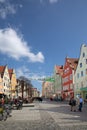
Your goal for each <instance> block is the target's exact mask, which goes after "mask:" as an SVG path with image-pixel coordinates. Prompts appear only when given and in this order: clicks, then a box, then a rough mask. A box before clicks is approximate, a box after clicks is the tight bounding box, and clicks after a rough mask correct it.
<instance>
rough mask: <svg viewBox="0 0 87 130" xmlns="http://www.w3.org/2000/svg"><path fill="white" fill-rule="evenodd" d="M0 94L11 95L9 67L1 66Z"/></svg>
mask: <svg viewBox="0 0 87 130" xmlns="http://www.w3.org/2000/svg"><path fill="white" fill-rule="evenodd" d="M0 94H3V95H7V96H8V97H9V95H10V77H9V72H8V67H7V65H6V66H0Z"/></svg>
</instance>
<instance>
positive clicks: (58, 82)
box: [53, 65, 63, 99]
mask: <svg viewBox="0 0 87 130" xmlns="http://www.w3.org/2000/svg"><path fill="white" fill-rule="evenodd" d="M62 74H63V66H62V65H61V66H58V65H55V67H54V74H53V77H54V92H55V95H56V98H57V99H60V98H61V97H62Z"/></svg>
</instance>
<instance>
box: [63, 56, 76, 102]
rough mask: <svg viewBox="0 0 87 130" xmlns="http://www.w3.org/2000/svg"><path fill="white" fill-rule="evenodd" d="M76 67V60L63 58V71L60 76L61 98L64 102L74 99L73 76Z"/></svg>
mask: <svg viewBox="0 0 87 130" xmlns="http://www.w3.org/2000/svg"><path fill="white" fill-rule="evenodd" d="M77 65H78V59H77V58H65V65H64V71H63V75H62V87H63V91H62V98H63V99H65V100H68V99H70V97H71V96H73V97H74V74H75V71H76V68H77Z"/></svg>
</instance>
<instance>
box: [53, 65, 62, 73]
mask: <svg viewBox="0 0 87 130" xmlns="http://www.w3.org/2000/svg"><path fill="white" fill-rule="evenodd" d="M55 69H56V74H60V75H62V74H63V65H60V66H58V65H56V66H55Z"/></svg>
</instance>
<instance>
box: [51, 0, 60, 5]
mask: <svg viewBox="0 0 87 130" xmlns="http://www.w3.org/2000/svg"><path fill="white" fill-rule="evenodd" d="M49 2H50V3H51V4H52V3H57V2H58V0H49Z"/></svg>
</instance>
